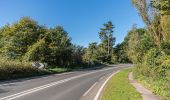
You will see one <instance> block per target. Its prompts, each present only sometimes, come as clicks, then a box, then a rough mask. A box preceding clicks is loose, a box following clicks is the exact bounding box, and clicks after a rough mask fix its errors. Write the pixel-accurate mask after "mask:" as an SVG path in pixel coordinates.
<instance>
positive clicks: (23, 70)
mask: <svg viewBox="0 0 170 100" xmlns="http://www.w3.org/2000/svg"><path fill="white" fill-rule="evenodd" d="M67 71H70V69H67V68H58V67H54V68H48V69H37V68H34V67H32V65H31V63H30V62H19V61H8V60H4V61H2V60H1V61H0V81H4V80H11V79H18V78H26V77H33V76H40V75H46V74H55V73H62V72H67Z"/></svg>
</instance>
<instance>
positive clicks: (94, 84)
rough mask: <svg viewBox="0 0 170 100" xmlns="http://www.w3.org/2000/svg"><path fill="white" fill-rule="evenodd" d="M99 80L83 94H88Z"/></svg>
mask: <svg viewBox="0 0 170 100" xmlns="http://www.w3.org/2000/svg"><path fill="white" fill-rule="evenodd" d="M97 83H98V82H95V83H94V84H93V85H92V86H91V87H90V88H89V89H88V90H87V91H86V92H85V93H84V94H83V96H86V95H87V94H88V93H89V92H90V91H91V90H92V89H93V87H94V86H95V85H96V84H97Z"/></svg>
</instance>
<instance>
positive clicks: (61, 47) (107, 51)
mask: <svg viewBox="0 0 170 100" xmlns="http://www.w3.org/2000/svg"><path fill="white" fill-rule="evenodd" d="M114 28H115V27H114V25H113V24H112V22H111V21H108V22H107V23H105V24H103V27H102V28H101V29H100V32H99V38H100V39H101V43H100V44H97V43H96V42H94V43H90V44H89V46H88V47H87V48H84V47H83V46H77V45H74V44H72V43H71V38H70V37H69V36H68V33H67V32H66V31H65V30H64V28H63V27H62V26H56V27H54V28H48V27H46V26H43V25H39V24H38V22H36V21H35V20H33V19H31V18H30V17H22V18H21V19H20V20H19V21H18V22H15V23H14V24H11V25H9V24H6V25H4V26H3V27H1V28H0V57H1V59H6V60H15V61H19V62H43V63H47V64H48V65H50V66H59V67H79V66H84V65H89V66H91V65H96V64H101V63H116V62H126V61H129V60H127V58H126V59H124V61H121V60H117V59H118V57H119V56H117V55H116V53H118V52H119V50H118V49H120V48H121V46H120V45H119V46H117V47H114V48H113V46H114V44H115V40H116V39H115V37H113V32H114Z"/></svg>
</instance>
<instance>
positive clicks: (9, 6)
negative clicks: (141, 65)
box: [0, 0, 144, 47]
mask: <svg viewBox="0 0 170 100" xmlns="http://www.w3.org/2000/svg"><path fill="white" fill-rule="evenodd" d="M23 16H29V17H31V18H32V19H34V20H36V21H37V22H38V23H39V24H41V25H46V26H48V27H55V26H58V25H60V26H63V27H64V29H65V30H66V31H67V32H68V34H69V36H70V37H71V39H72V43H73V44H77V45H81V46H84V47H87V46H88V44H89V43H91V42H98V43H100V39H99V36H98V32H99V31H100V28H101V27H102V25H103V24H104V23H106V22H108V21H112V23H113V24H114V26H115V29H114V33H113V36H115V37H116V44H118V43H121V42H122V41H123V40H124V37H125V36H126V35H127V32H128V31H129V30H130V29H131V27H132V25H133V24H137V26H138V27H144V23H143V22H142V20H141V18H140V16H139V15H138V13H137V11H136V9H135V8H134V7H133V5H132V4H131V0H0V27H2V26H3V25H5V24H7V23H9V24H12V23H14V22H17V21H18V20H19V19H20V18H21V17H23Z"/></svg>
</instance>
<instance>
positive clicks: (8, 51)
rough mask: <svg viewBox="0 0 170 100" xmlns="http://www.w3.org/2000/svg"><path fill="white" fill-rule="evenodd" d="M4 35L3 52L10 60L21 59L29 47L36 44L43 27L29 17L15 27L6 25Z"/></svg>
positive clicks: (14, 25) (15, 24)
mask: <svg viewBox="0 0 170 100" xmlns="http://www.w3.org/2000/svg"><path fill="white" fill-rule="evenodd" d="M1 31H2V33H3V39H1V40H2V43H4V44H5V45H3V47H2V51H3V53H4V54H5V55H6V56H7V57H9V58H17V59H20V58H21V57H22V56H23V55H24V54H25V53H26V52H27V49H28V47H29V46H31V45H32V44H34V43H35V42H36V41H37V39H38V38H39V35H40V34H43V33H42V32H41V27H40V26H39V25H38V23H37V22H36V21H34V20H32V19H31V18H29V17H23V18H21V19H20V21H19V22H17V23H14V24H13V25H11V26H10V25H6V26H5V27H3V28H2V29H1Z"/></svg>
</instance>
